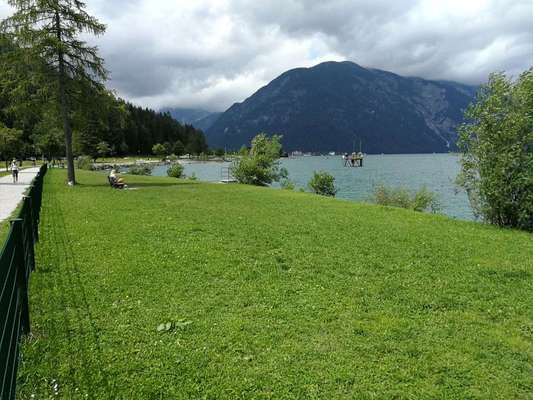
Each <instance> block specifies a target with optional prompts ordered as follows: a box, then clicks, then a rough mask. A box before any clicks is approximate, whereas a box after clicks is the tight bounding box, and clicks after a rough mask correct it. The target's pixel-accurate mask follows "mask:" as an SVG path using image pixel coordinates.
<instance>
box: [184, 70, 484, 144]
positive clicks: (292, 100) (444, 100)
mask: <svg viewBox="0 0 533 400" xmlns="http://www.w3.org/2000/svg"><path fill="white" fill-rule="evenodd" d="M476 91H477V87H475V86H468V85H464V84H460V83H456V82H448V81H431V80H426V79H421V78H412V77H402V76H400V75H397V74H394V73H392V72H387V71H382V70H378V69H372V68H364V67H361V66H360V65H358V64H355V63H353V62H325V63H322V64H319V65H316V66H314V67H311V68H297V69H293V70H290V71H287V72H285V73H283V74H281V75H280V76H279V77H277V78H276V79H274V80H273V81H272V82H270V83H269V84H268V85H266V86H264V87H262V88H261V89H259V90H258V91H257V92H256V93H254V94H253V95H252V96H250V97H249V98H248V99H246V100H245V101H244V102H242V103H236V104H234V105H232V106H231V107H230V108H229V109H228V110H227V111H225V112H224V113H222V114H220V115H212V114H206V115H203V116H200V117H198V118H197V120H196V122H195V121H191V122H190V123H191V124H192V125H194V126H195V127H197V128H200V129H203V130H204V131H205V133H206V136H207V140H208V143H209V146H210V147H212V148H216V147H226V148H227V149H238V148H240V147H241V146H242V145H249V144H250V140H251V139H252V138H253V137H254V136H255V135H256V134H257V133H259V132H265V133H267V134H281V135H283V140H282V142H283V146H284V149H285V150H286V151H293V150H301V151H312V152H325V151H337V152H351V151H352V149H353V147H354V143H357V145H356V147H357V149H358V148H359V143H361V144H362V149H363V151H364V152H367V153H432V152H448V151H454V150H456V145H455V143H456V140H457V132H456V128H457V126H458V124H460V123H461V122H462V121H463V111H464V109H465V108H466V107H467V106H468V104H469V103H471V102H472V101H473V99H474V98H475V93H476ZM206 118H207V120H206ZM202 121H203V122H202ZM206 121H207V123H205V122H206ZM200 125H201V126H200Z"/></svg>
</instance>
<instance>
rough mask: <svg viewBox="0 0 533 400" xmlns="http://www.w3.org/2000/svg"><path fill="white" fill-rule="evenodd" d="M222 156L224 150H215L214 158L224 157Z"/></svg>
mask: <svg viewBox="0 0 533 400" xmlns="http://www.w3.org/2000/svg"><path fill="white" fill-rule="evenodd" d="M224 154H226V152H225V151H224V149H221V148H218V149H215V156H217V157H224Z"/></svg>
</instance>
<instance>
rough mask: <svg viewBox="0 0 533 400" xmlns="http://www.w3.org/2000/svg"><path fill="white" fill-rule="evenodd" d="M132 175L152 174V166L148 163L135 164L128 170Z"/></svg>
mask: <svg viewBox="0 0 533 400" xmlns="http://www.w3.org/2000/svg"><path fill="white" fill-rule="evenodd" d="M128 174H131V175H152V166H151V165H148V164H139V165H133V166H131V167H130V169H129V170H128Z"/></svg>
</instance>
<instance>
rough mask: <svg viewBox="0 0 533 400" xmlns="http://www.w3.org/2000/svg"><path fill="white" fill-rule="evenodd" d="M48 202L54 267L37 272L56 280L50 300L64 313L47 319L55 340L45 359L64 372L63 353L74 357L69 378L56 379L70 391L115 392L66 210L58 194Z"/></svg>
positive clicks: (89, 395) (49, 243)
mask: <svg viewBox="0 0 533 400" xmlns="http://www.w3.org/2000/svg"><path fill="white" fill-rule="evenodd" d="M49 193H50V192H49ZM46 201H47V202H49V204H51V205H52V208H51V209H52V210H53V211H52V212H50V213H49V214H48V215H49V216H50V217H49V218H50V219H49V220H48V221H47V225H48V230H47V231H48V232H47V233H48V234H49V237H48V238H47V244H46V245H45V246H49V247H50V249H49V255H48V257H49V261H50V264H51V267H49V268H46V267H45V268H42V267H41V268H39V267H37V272H38V273H43V274H46V275H48V277H47V279H50V280H52V281H53V285H54V286H55V287H56V290H54V292H53V296H52V297H53V298H50V299H49V300H48V301H51V302H52V304H54V305H55V306H58V307H61V309H60V310H61V312H60V313H58V314H56V315H58V317H55V318H48V319H47V322H46V324H45V325H46V328H45V329H46V331H45V332H43V333H45V335H46V336H49V337H53V338H55V341H54V342H53V343H54V345H53V346H51V347H50V349H49V351H48V352H46V354H45V355H43V356H44V357H45V358H47V362H48V365H49V367H50V369H51V370H52V371H65V368H64V366H60V365H58V360H59V359H61V357H60V354H62V353H65V352H66V353H68V354H70V355H71V356H70V357H68V358H67V359H68V362H69V364H68V366H67V375H66V376H56V378H57V379H58V381H60V382H61V383H66V382H68V384H67V385H68V386H69V389H70V390H72V389H73V388H78V389H80V390H82V392H85V393H86V397H87V398H94V397H98V396H97V395H95V394H105V393H112V387H111V385H110V383H109V380H108V377H107V372H109V371H105V370H104V368H102V367H103V366H105V365H106V363H105V362H104V357H103V351H102V341H101V338H100V335H101V334H100V329H99V327H98V326H97V324H96V321H95V318H94V316H93V314H92V311H91V307H90V304H89V302H88V300H87V291H86V288H85V284H84V279H83V276H82V273H81V271H80V268H79V265H78V260H77V258H76V255H75V252H74V249H73V248H72V245H71V243H72V241H71V239H70V238H69V233H68V230H67V228H66V225H65V219H64V215H63V210H62V209H61V205H60V203H59V201H57V199H56V197H55V195H52V194H49V195H48V196H47V198H46ZM56 373H57V372H56ZM69 389H67V390H69ZM78 389H76V390H78Z"/></svg>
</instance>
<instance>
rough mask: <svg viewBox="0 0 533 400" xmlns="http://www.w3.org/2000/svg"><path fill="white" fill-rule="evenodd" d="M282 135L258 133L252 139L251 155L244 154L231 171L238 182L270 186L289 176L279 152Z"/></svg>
mask: <svg viewBox="0 0 533 400" xmlns="http://www.w3.org/2000/svg"><path fill="white" fill-rule="evenodd" d="M280 140H281V136H277V135H274V136H272V137H270V138H269V137H268V136H266V135H265V134H264V133H261V134H259V135H257V136H256V137H255V138H254V139H253V140H252V148H251V150H250V153H249V155H246V156H242V157H241V158H239V159H237V160H235V161H234V162H233V164H232V166H231V167H230V168H231V173H232V175H233V176H234V177H235V179H237V181H238V182H240V183H244V184H248V185H256V186H268V185H270V184H271V183H272V182H278V181H279V180H281V179H286V178H287V175H288V173H287V170H286V169H285V168H281V167H280V163H279V154H280V152H281V143H280Z"/></svg>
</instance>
